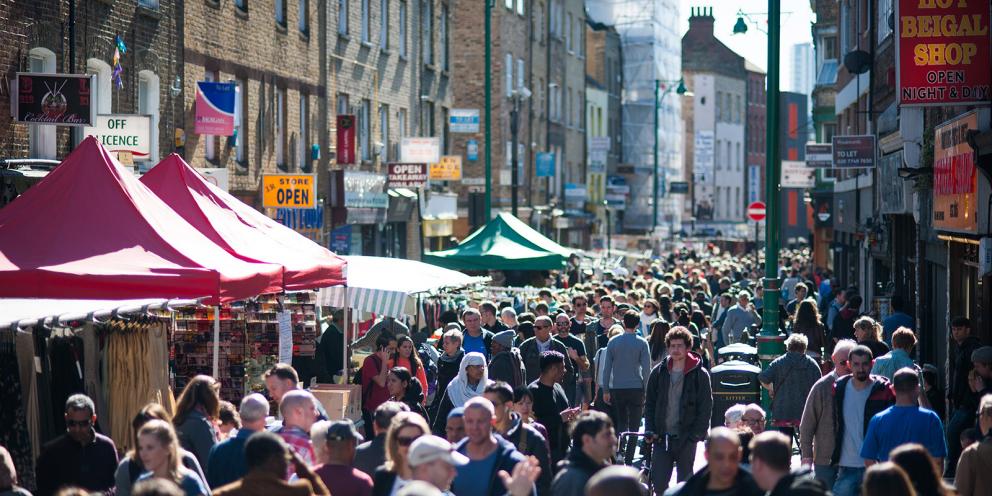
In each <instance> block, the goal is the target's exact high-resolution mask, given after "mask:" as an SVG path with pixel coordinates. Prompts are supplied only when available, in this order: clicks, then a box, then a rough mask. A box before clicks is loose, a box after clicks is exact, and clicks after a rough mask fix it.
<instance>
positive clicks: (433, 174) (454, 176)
mask: <svg viewBox="0 0 992 496" xmlns="http://www.w3.org/2000/svg"><path fill="white" fill-rule="evenodd" d="M429 177H430V179H433V180H436V181H460V180H461V178H462V157H461V156H460V155H445V156H443V157H441V160H440V161H438V162H435V163H432V164H431V168H430V174H429Z"/></svg>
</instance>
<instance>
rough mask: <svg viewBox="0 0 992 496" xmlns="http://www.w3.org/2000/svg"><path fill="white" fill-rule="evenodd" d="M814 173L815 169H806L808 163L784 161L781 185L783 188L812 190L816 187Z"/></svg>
mask: <svg viewBox="0 0 992 496" xmlns="http://www.w3.org/2000/svg"><path fill="white" fill-rule="evenodd" d="M814 172H815V171H814V169H810V168H809V167H806V162H800V161H798V160H783V161H782V176H781V182H780V183H779V184H780V185H781V187H783V188H803V189H808V188H812V187H813V186H815V185H816V177H815V176H814Z"/></svg>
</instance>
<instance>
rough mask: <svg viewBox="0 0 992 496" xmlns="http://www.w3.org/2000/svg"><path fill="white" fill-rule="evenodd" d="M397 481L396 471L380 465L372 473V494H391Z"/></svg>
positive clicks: (379, 495)
mask: <svg viewBox="0 0 992 496" xmlns="http://www.w3.org/2000/svg"><path fill="white" fill-rule="evenodd" d="M395 483H396V472H390V471H388V470H386V466H385V465H380V466H379V468H377V469H375V474H373V475H372V496H389V495H390V493H392V491H393V484H395Z"/></svg>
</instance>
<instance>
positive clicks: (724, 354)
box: [716, 343, 758, 365]
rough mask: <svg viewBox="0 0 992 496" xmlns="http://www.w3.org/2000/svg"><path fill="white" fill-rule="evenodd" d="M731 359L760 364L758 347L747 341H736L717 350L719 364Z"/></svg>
mask: <svg viewBox="0 0 992 496" xmlns="http://www.w3.org/2000/svg"><path fill="white" fill-rule="evenodd" d="M730 360H737V361H741V362H745V363H750V364H751V365H758V349H757V348H755V347H754V346H750V345H747V344H745V343H734V344H730V345H727V346H724V347H723V348H720V349H719V350H717V357H716V362H717V364H721V363H723V362H727V361H730Z"/></svg>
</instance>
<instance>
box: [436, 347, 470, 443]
mask: <svg viewBox="0 0 992 496" xmlns="http://www.w3.org/2000/svg"><path fill="white" fill-rule="evenodd" d="M462 358H465V350H458V354H457V355H455V356H454V357H452V358H449V357H448V355H447V354H445V353H441V357H440V358H438V360H437V389H435V390H434V401H432V402H431V407H430V408H429V409H428V410H429V411H430V413H431V415H432V416H435V417H436V414H437V408H438V405H440V404H441V399H442V398H444V392H445V391H447V389H448V383H449V382H451V381H452V379H454V378H455V377H458V369H459V367H460V366H461V364H462ZM442 437H444V436H442Z"/></svg>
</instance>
